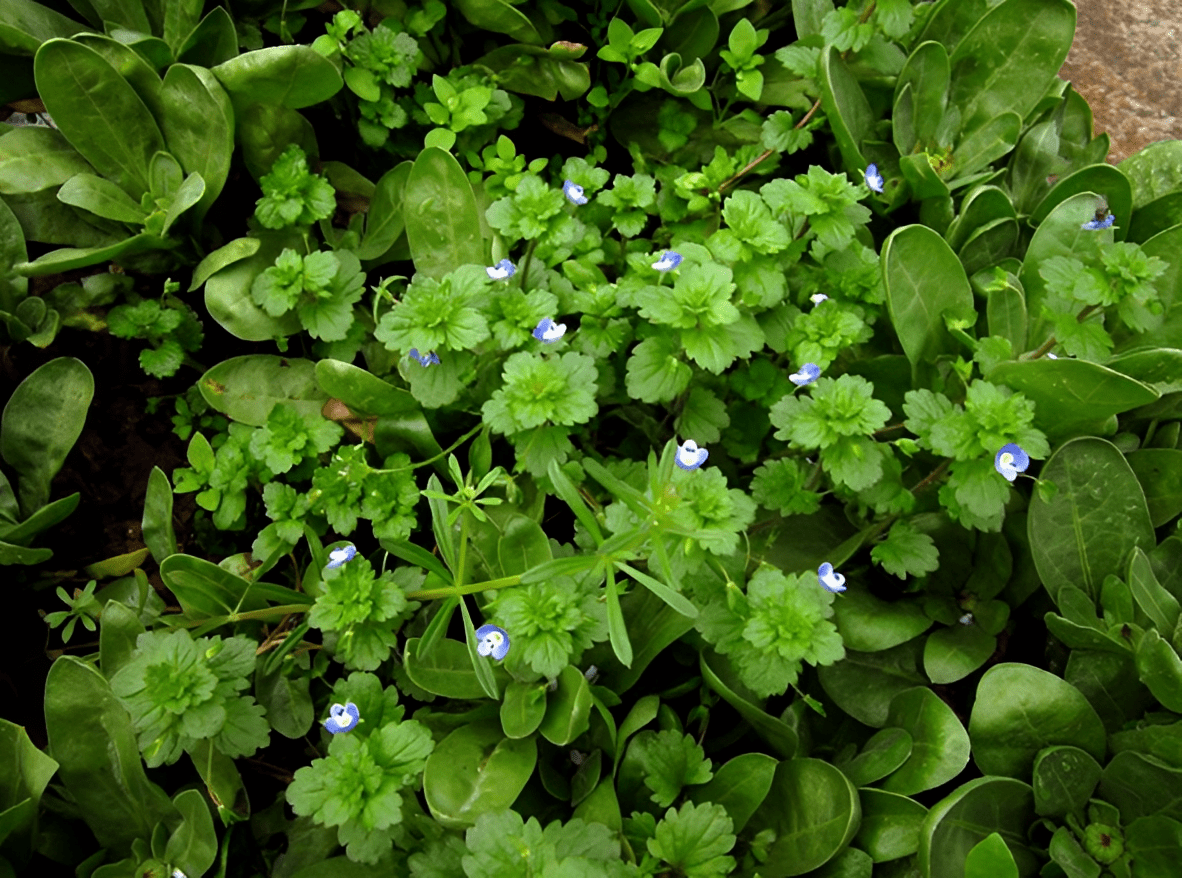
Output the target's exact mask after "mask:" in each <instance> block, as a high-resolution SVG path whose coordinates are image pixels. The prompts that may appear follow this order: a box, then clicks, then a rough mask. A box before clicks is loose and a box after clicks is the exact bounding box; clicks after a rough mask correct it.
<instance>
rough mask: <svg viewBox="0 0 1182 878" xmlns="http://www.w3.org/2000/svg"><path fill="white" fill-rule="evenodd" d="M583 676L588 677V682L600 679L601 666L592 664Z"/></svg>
mask: <svg viewBox="0 0 1182 878" xmlns="http://www.w3.org/2000/svg"><path fill="white" fill-rule="evenodd" d="M583 676H584V677H585V678H586V679H587V682H588V683H594V682H595V681H596V680H598V679H599V668H597V667H595V665H591V667H589V668H587V672H586V673H585V674H583Z"/></svg>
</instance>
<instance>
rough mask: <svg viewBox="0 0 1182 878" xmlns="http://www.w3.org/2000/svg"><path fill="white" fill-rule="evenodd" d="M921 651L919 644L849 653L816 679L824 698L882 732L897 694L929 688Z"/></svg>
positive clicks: (914, 642)
mask: <svg viewBox="0 0 1182 878" xmlns="http://www.w3.org/2000/svg"><path fill="white" fill-rule="evenodd" d="M847 594H848V593H847ZM843 597H844V595H843ZM839 605H840V602H839ZM922 649H923V644H922V643H921V642H920V641H918V640H911V641H908V642H907V643H903V644H900V645H899V646H896V647H893V648H892V649H889V650H881V651H878V652H855V651H853V650H852V649H847V650H846V654H845V658H844V659H843V660H842V661H840V662H838V663H837V664H835V665H822V666H820V667H818V668H817V677H818V679H819V680H820V681H821V688H822V689H824V690H825V694H826V695H828V696H829V697H830V698H832V699H833V701H835V702H836V703H837V706H838V707H840V708H841V709H842V710H843V711H845V712H846V713H848V714H849V715H850V716H852V717H853V718H854V719H856V720H858V721H859V722H862V723H865V724H866V725H868V726H871V727H873V728H882V727H883V726H885V725H886V723H887V717H888V715H889V714H890V705H891V700H892V699H893V698H894V697H895V696H896V695H897V694H899V693H900V692H903V691H905V690H907V689H910V688H912V687H913V686H923V685H926V684H927V682H928V681H927V678H926V677H924V676H923V674H922V673H920V672H919V670H918V667H917V666H918V664H919V660H920V655H921V653H922Z"/></svg>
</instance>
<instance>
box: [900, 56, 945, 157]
mask: <svg viewBox="0 0 1182 878" xmlns="http://www.w3.org/2000/svg"><path fill="white" fill-rule="evenodd" d="M948 83H949V64H948V50H947V49H945V48H944V47H943V46H942V45H941V44H940V43H937V42H934V41H928V42H925V43H920V44H919V45H918V46H916V47H915V49H914V50H913V51H912V52H911V55H910V56H908V58H907V61H906V63H905V64H904V65H903V70H902V71H901V72H900V73H899V77H898V79H896V80H895V102H896V103H897V102H898V100H899V96H900V93H901V92H902V91H903V89H904V88H905V87H907V86H910V90H911V102H912V104H911V105H912V117H913V119H914V120H915V121H914V138H913V139H912V140H911V142H910V143H907V144H904V145H900V144H899V143H898V142H897V141H896V144H895V145H896V146H897V147H898V149H899V152H900V153H901V154H903V155H907V154H908V153H910V152H911V150H912V149H913V148H914V147H915V145H916V142H917V141H918V143H919V145H920V147H921V148H925V147H929V146H935V145H936V144H935V137H936V129H937V128H939V126H940V122H941V121H942V120H943V118H944V109H945V107H946V106H947V104H948Z"/></svg>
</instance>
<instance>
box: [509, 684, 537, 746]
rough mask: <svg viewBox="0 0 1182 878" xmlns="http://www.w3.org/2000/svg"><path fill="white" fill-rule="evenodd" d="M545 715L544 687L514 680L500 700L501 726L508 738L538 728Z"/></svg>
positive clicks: (525, 735)
mask: <svg viewBox="0 0 1182 878" xmlns="http://www.w3.org/2000/svg"><path fill="white" fill-rule="evenodd" d="M545 715H546V687H545V686H544V685H542V684H540V683H523V682H521V681H520V680H514V681H513V682H512V683H510V684H509V686H508V688H506V689H505V700H504V701H502V702H501V728H502V729H503V730H504V732H505V735H506V736H507V737H510V738H525V737H528V736H529V735H532V734H533V733H534V732H536V731H537V730H538V726H539V725H541V723H542V718H543V717H544V716H545Z"/></svg>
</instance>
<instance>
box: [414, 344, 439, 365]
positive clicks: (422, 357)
mask: <svg viewBox="0 0 1182 878" xmlns="http://www.w3.org/2000/svg"><path fill="white" fill-rule="evenodd" d="M410 358H411V359H412V360H417V361H418V363H419V365H420V366H430V365H431V364H432V363H438V362H439V355H438V354H436V353H435V351H431V353H429V354H420V353H419V349H418V348H411V349H410Z"/></svg>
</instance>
